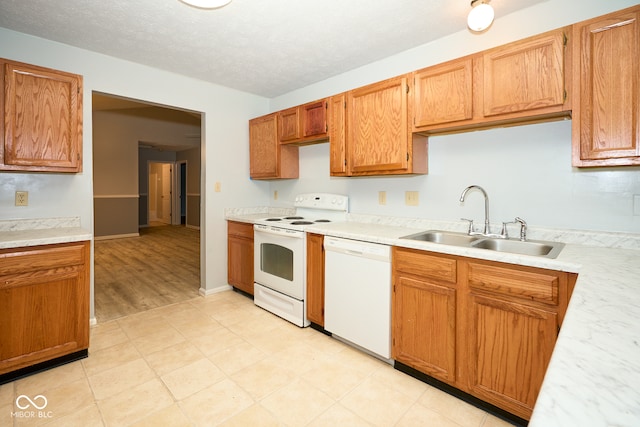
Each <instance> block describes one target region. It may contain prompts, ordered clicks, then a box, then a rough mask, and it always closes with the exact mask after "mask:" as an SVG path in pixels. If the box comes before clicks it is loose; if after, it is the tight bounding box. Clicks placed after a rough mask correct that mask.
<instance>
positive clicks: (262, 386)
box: [231, 360, 296, 400]
mask: <svg viewBox="0 0 640 427" xmlns="http://www.w3.org/2000/svg"><path fill="white" fill-rule="evenodd" d="M295 377H296V375H295V374H294V373H293V371H290V370H289V369H286V368H284V367H282V366H280V365H276V364H274V363H272V362H270V361H268V360H263V361H260V362H258V363H256V364H253V365H251V366H248V367H247V368H246V369H244V370H242V371H241V372H238V373H235V374H233V375H231V378H232V379H233V380H234V381H235V382H236V383H237V384H238V385H239V386H240V387H242V389H243V390H246V391H247V392H248V393H249V394H250V395H251V396H252V397H253V398H254V399H256V400H259V399H262V398H263V397H265V396H267V395H268V394H271V393H273V392H274V391H276V390H278V389H280V388H282V387H284V386H286V385H287V384H289V383H291V382H292V381H293V380H294V379H295Z"/></svg>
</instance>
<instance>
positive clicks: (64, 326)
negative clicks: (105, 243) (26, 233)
mask: <svg viewBox="0 0 640 427" xmlns="http://www.w3.org/2000/svg"><path fill="white" fill-rule="evenodd" d="M89 250H90V249H89V242H88V241H86V242H76V243H65V244H55V245H43V246H33V247H22V248H12V249H2V250H0V325H2V333H1V334H0V375H3V374H10V373H12V372H14V371H17V370H20V369H23V368H28V367H31V366H32V365H36V364H39V363H43V362H47V361H50V360H53V359H57V358H60V357H63V356H67V355H71V354H73V353H76V352H80V351H83V350H86V349H88V348H89V269H90V267H89V265H90V264H89Z"/></svg>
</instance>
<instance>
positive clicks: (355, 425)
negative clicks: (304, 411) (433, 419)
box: [309, 403, 436, 427]
mask: <svg viewBox="0 0 640 427" xmlns="http://www.w3.org/2000/svg"><path fill="white" fill-rule="evenodd" d="M372 425H373V424H371V423H369V422H368V421H366V420H364V419H363V418H362V417H359V416H357V415H356V414H354V413H353V412H351V411H350V410H348V409H347V408H345V407H344V406H342V405H341V404H340V403H336V404H335V405H333V406H332V407H331V408H329V409H328V410H326V411H325V412H323V413H322V414H320V416H318V417H317V418H316V419H315V420H313V421H312V422H311V423H310V424H309V427H343V426H349V427H371V426H372ZM418 425H420V424H418ZM433 427H436V426H433Z"/></svg>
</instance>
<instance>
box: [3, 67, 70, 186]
mask: <svg viewBox="0 0 640 427" xmlns="http://www.w3.org/2000/svg"><path fill="white" fill-rule="evenodd" d="M0 65H1V66H2V71H0V73H2V78H3V79H2V80H3V82H4V83H3V85H2V86H1V87H0V92H1V95H2V96H1V98H2V106H1V107H0V108H3V116H4V119H3V121H2V124H0V126H2V132H1V134H2V139H3V141H2V144H0V150H1V153H0V154H1V155H0V170H14V171H31V172H72V173H75V172H80V171H82V77H81V76H79V75H76V74H70V73H65V72H62V71H56V70H52V69H48V68H43V67H37V66H34V65H28V64H22V63H18V62H13V61H7V60H3V59H0Z"/></svg>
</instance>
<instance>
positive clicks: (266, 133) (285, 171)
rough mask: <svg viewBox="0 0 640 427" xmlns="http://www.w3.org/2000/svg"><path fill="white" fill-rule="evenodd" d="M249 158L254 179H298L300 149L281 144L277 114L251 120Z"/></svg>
mask: <svg viewBox="0 0 640 427" xmlns="http://www.w3.org/2000/svg"><path fill="white" fill-rule="evenodd" d="M249 158H250V166H249V170H250V175H251V178H253V179H278V178H297V177H298V147H297V146H286V145H282V144H280V142H279V140H278V114H277V113H272V114H268V115H266V116H262V117H257V118H255V119H251V120H249Z"/></svg>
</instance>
